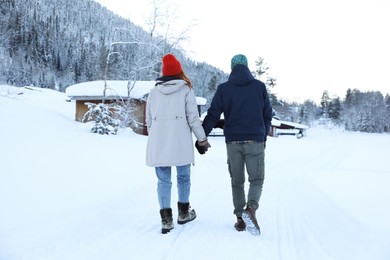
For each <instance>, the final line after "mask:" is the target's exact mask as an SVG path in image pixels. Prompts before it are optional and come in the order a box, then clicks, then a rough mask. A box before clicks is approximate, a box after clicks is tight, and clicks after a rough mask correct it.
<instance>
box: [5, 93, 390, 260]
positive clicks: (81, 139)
mask: <svg viewBox="0 0 390 260" xmlns="http://www.w3.org/2000/svg"><path fill="white" fill-rule="evenodd" d="M38 97H39V98H38ZM38 101H39V102H38ZM73 109H74V104H72V103H65V102H64V98H63V96H61V95H59V96H58V95H52V93H51V92H50V91H48V92H47V93H46V92H43V93H35V92H34V93H30V92H28V93H25V95H24V96H23V97H19V98H12V99H10V98H5V97H1V96H0V118H1V124H2V127H1V128H0V136H2V145H1V147H0V159H1V164H0V167H1V168H0V169H1V172H0V207H1V214H0V259H1V260H16V259H18V260H21V259H28V260H31V259H33V260H35V259H39V260H40V259H55V260H58V259H115V260H116V259H118V260H121V259H288V260H290V259H291V260H293V259H299V260H301V259H337V260H339V259H340V260H341V259H342V260H344V259H354V260H355V259H375V260H385V259H390V223H389V221H388V219H390V209H389V207H388V201H389V200H390V191H389V190H388V188H387V186H388V183H390V170H389V167H388V158H387V157H388V151H389V147H390V136H389V135H386V134H362V133H347V132H341V131H339V130H337V129H334V130H329V129H321V128H314V129H310V130H309V131H308V136H307V137H304V138H301V139H296V138H294V137H291V136H281V137H279V138H269V140H268V142H267V149H266V180H265V184H264V191H263V196H262V198H261V202H260V204H261V205H260V209H259V211H258V219H259V222H260V225H261V228H262V235H261V236H260V237H254V236H251V235H250V234H249V233H248V232H241V233H238V232H236V231H235V230H234V228H233V224H234V222H235V218H234V215H233V213H232V212H233V207H232V201H231V191H230V180H229V175H228V173H227V165H226V151H225V144H224V141H223V137H214V138H210V143H211V145H212V147H211V149H210V150H209V152H208V153H207V154H206V155H204V156H201V155H198V154H197V155H196V165H195V166H194V167H193V168H192V169H193V170H192V193H191V204H192V206H193V208H194V209H195V210H196V211H197V214H198V217H197V219H196V220H195V221H193V222H191V223H188V224H186V225H183V226H179V225H175V229H174V230H173V231H172V232H171V233H170V234H168V235H162V234H161V233H160V219H159V213H158V203H157V198H156V178H155V176H154V171H153V169H152V168H149V167H146V166H145V163H144V154H145V147H146V137H143V136H139V135H136V134H134V133H131V132H127V131H125V132H121V133H120V134H119V135H118V136H98V135H94V134H90V133H89V132H88V127H89V126H88V125H84V124H79V123H76V122H74V121H73V113H74V112H73V111H74V110H73ZM21 118H23V120H21ZM48 119H49V120H48ZM26 123H28V124H27V126H26ZM176 201H177V195H176V186H175V182H174V185H173V194H172V206H173V211H174V214H177V209H176V207H175V204H176Z"/></svg>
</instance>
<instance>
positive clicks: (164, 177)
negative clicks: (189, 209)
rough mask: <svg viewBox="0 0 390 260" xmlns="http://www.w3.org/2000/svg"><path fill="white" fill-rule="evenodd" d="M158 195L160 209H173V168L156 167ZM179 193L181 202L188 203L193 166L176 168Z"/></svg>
mask: <svg viewBox="0 0 390 260" xmlns="http://www.w3.org/2000/svg"><path fill="white" fill-rule="evenodd" d="M155 170H156V175H157V179H158V181H157V194H158V202H159V204H160V209H167V208H171V187H172V181H171V166H168V167H156V168H155ZM176 172H177V192H178V197H179V202H182V203H187V202H189V198H190V188H191V164H187V165H183V166H176Z"/></svg>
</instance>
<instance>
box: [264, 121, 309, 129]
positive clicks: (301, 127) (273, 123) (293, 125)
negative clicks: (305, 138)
mask: <svg viewBox="0 0 390 260" xmlns="http://www.w3.org/2000/svg"><path fill="white" fill-rule="evenodd" d="M282 124H284V125H288V126H291V127H293V128H299V129H308V128H309V127H308V126H307V125H302V124H298V123H294V122H289V121H282V120H278V119H276V118H272V122H271V125H273V126H281V125H282Z"/></svg>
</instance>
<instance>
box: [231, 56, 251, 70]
mask: <svg viewBox="0 0 390 260" xmlns="http://www.w3.org/2000/svg"><path fill="white" fill-rule="evenodd" d="M237 64H242V65H245V66H248V60H247V59H246V57H245V55H243V54H237V55H235V56H234V57H233V58H232V63H231V67H232V69H233V68H234V67H235V66H236V65H237Z"/></svg>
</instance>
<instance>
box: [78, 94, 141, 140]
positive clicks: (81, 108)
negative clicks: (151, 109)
mask: <svg viewBox="0 0 390 260" xmlns="http://www.w3.org/2000/svg"><path fill="white" fill-rule="evenodd" d="M105 102H106V103H112V102H115V101H111V100H106V101H105ZM131 102H132V105H133V106H134V108H135V109H134V114H133V117H134V118H135V120H136V121H137V125H136V126H134V127H132V129H133V131H134V132H135V133H137V134H142V135H147V128H146V120H145V115H146V114H145V113H146V101H144V100H139V99H133V100H131ZM85 103H94V104H99V103H102V100H88V101H86V100H76V114H75V120H76V121H79V122H83V117H84V115H85V113H87V111H88V106H87V105H86V104H85ZM84 122H86V121H84Z"/></svg>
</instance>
